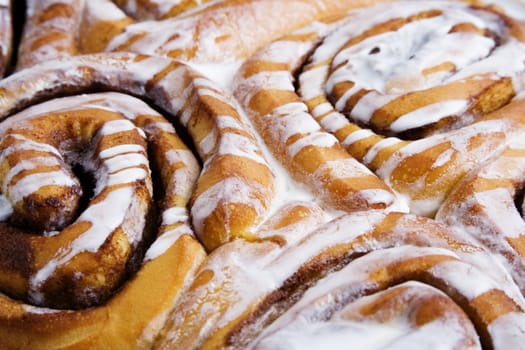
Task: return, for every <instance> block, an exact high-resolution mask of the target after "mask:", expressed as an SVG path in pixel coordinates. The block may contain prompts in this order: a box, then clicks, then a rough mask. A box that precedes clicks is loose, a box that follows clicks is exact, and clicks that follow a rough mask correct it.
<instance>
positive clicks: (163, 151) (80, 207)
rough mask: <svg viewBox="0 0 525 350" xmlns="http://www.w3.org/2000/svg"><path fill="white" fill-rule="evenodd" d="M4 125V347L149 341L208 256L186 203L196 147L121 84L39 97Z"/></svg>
mask: <svg viewBox="0 0 525 350" xmlns="http://www.w3.org/2000/svg"><path fill="white" fill-rule="evenodd" d="M0 129H1V131H0V132H1V134H2V145H1V146H0V147H1V149H2V152H1V166H0V167H1V169H2V171H1V172H2V179H3V182H2V194H3V195H2V203H3V205H2V214H3V218H2V223H1V226H2V229H1V230H0V231H1V232H0V241H1V242H2V246H3V248H2V251H1V253H0V266H1V267H2V269H1V270H2V272H1V273H0V289H1V291H2V293H3V294H2V295H0V304H1V305H2V307H1V310H2V311H1V312H0V333H1V334H2V336H1V339H2V341H1V343H2V347H3V348H8V349H11V348H13V349H15V348H21V347H24V348H35V349H36V348H39V349H52V348H53V349H55V348H65V347H66V346H75V347H77V348H90V347H93V346H95V347H102V346H107V344H112V346H114V347H119V348H123V347H126V348H129V347H132V346H133V347H134V346H135V344H141V343H143V346H147V344H148V343H151V337H152V335H151V334H150V332H153V334H155V330H158V328H159V327H160V325H161V324H162V318H163V317H164V315H165V313H166V312H167V310H169V308H170V306H171V304H172V303H173V301H174V300H175V299H176V298H177V296H178V295H179V293H180V291H181V289H182V288H183V287H184V285H185V283H187V281H188V280H189V277H190V276H191V275H192V273H193V272H194V271H195V269H196V268H197V267H198V266H199V264H200V262H202V260H203V259H204V256H205V254H204V250H203V248H202V247H201V245H200V244H199V243H198V242H197V241H196V240H195V238H194V237H193V232H192V230H191V229H190V228H189V224H188V213H187V212H186V208H185V205H186V203H187V202H188V200H189V197H190V195H191V192H192V189H193V186H194V183H195V181H196V178H197V176H198V174H199V166H198V164H197V162H196V160H195V159H194V158H193V157H192V156H191V152H190V151H189V149H187V148H186V147H185V146H184V144H183V143H182V141H181V140H180V139H179V138H178V137H177V135H176V134H175V131H174V129H173V127H172V125H171V124H170V123H168V122H167V121H166V120H165V119H164V118H163V117H162V116H160V115H159V114H158V113H157V112H155V111H154V110H152V109H151V108H150V107H148V106H147V105H146V104H145V103H143V102H142V101H139V100H137V99H135V98H133V97H130V96H128V95H122V94H116V93H111V94H109V93H106V94H94V95H81V96H73V97H67V98H60V99H55V100H51V101H49V102H45V103H43V104H37V105H34V106H32V107H30V108H27V109H24V110H23V111H21V112H19V113H17V114H14V115H11V116H10V117H9V118H7V119H6V120H4V121H3V122H2V123H1V124H0ZM146 142H147V143H148V145H147V144H146ZM146 146H147V147H148V149H146ZM148 155H150V157H151V158H150V160H149V161H148ZM150 164H151V166H154V169H153V170H152V169H151V168H150ZM160 169H162V170H160ZM152 171H154V172H155V173H157V174H158V175H157V176H158V178H159V179H160V181H161V183H160V184H159V185H158V186H160V188H161V189H158V190H156V191H155V193H154V191H153V187H152V179H151V173H152ZM83 192H86V193H83ZM159 193H165V195H164V196H162V197H160V198H157V200H158V201H159V202H158V203H159V205H158V207H157V206H156V205H155V204H154V202H153V199H154V195H155V196H158V195H159ZM157 212H158V213H159V214H156V213H157ZM156 215H158V216H159V219H155V217H156ZM157 221H158V222H157ZM157 227H158V228H157ZM131 276H132V277H131ZM128 278H130V281H128V282H127V283H125V280H126V279H128ZM145 287H148V288H147V290H145ZM151 287H153V289H150V288H151ZM145 293H151V295H150V296H149V297H148V296H146V295H144V294H145ZM135 307H136V310H135V312H134V313H133V315H128V316H126V317H125V318H122V317H121V316H122V315H125V314H126V315H127V314H128V311H129V309H130V308H135ZM28 323H30V324H31V327H30V328H29V329H28V328H27V324H28ZM24 325H25V326H24Z"/></svg>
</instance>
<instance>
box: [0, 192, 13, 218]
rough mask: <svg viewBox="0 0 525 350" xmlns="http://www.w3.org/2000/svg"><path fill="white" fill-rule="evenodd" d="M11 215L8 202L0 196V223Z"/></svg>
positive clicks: (11, 210)
mask: <svg viewBox="0 0 525 350" xmlns="http://www.w3.org/2000/svg"><path fill="white" fill-rule="evenodd" d="M12 214H13V207H12V206H11V203H10V202H9V200H8V199H7V198H6V197H5V196H4V195H3V194H0V221H5V220H7V219H9V217H10V216H11V215H12Z"/></svg>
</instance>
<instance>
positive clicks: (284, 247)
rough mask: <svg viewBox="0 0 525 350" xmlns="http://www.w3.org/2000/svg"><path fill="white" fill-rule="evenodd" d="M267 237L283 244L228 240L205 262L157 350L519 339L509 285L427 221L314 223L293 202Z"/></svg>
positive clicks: (311, 212)
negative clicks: (374, 334) (290, 208)
mask: <svg viewBox="0 0 525 350" xmlns="http://www.w3.org/2000/svg"><path fill="white" fill-rule="evenodd" d="M300 213H302V214H303V215H300ZM305 213H308V215H304V214H305ZM316 222H317V224H315V223H316ZM308 227H310V229H308ZM311 227H317V228H316V229H311ZM267 228H268V232H269V234H270V232H271V231H273V234H274V235H277V236H280V237H281V240H280V244H276V243H275V242H271V241H264V242H260V243H246V242H243V241H235V242H232V243H228V244H226V245H224V246H222V247H221V248H218V249H217V250H215V251H214V252H213V253H212V254H211V255H210V257H209V258H208V259H207V261H206V262H205V264H203V265H202V267H201V268H200V270H199V272H198V274H197V277H196V278H195V280H194V282H193V283H192V285H191V286H190V288H189V289H188V291H187V292H186V293H185V294H184V296H183V297H182V298H181V299H180V301H179V302H178V303H177V305H176V306H175V308H174V309H173V312H172V314H171V315H170V316H169V318H168V322H167V324H166V327H165V328H164V330H163V332H162V333H161V337H160V338H159V340H158V342H157V343H156V344H155V345H156V347H155V348H156V349H165V348H184V349H195V348H199V349H215V348H229V349H236V348H243V349H244V348H291V349H293V348H298V349H299V348H309V346H310V347H313V348H316V345H319V344H323V345H324V346H326V345H327V344H332V343H331V340H332V341H333V343H334V346H335V344H348V342H349V341H352V342H355V344H363V345H364V344H366V342H367V341H368V342H372V341H374V340H376V341H377V344H376V345H377V346H378V348H381V347H382V346H384V345H386V344H390V342H392V341H394V340H396V342H395V343H392V344H396V345H398V346H399V347H400V348H403V344H405V345H406V344H410V343H411V342H412V341H414V339H418V341H423V339H424V341H425V344H428V345H429V346H432V345H434V346H437V345H442V344H443V342H446V348H456V347H460V348H461V347H465V348H480V347H481V346H483V348H497V347H501V348H505V347H512V346H516V345H518V343H519V342H520V340H519V339H522V337H523V336H524V333H523V332H524V331H523V325H524V322H525V312H524V310H525V309H524V305H525V304H524V299H523V296H522V295H521V294H520V292H519V290H518V289H517V288H516V285H515V284H514V283H513V282H512V279H511V278H510V276H509V275H508V274H507V273H506V272H505V270H504V269H503V268H502V267H501V266H500V265H499V264H497V263H496V262H495V260H493V259H492V258H491V256H490V254H488V253H487V252H486V251H485V250H483V249H482V248H480V247H479V246H477V245H475V244H474V243H473V242H472V240H471V238H470V237H469V236H468V235H463V234H459V233H458V232H454V231H451V230H449V229H448V228H447V227H446V226H444V225H440V224H438V223H436V222H435V221H433V220H430V219H426V218H423V217H417V216H414V215H408V214H401V213H390V214H385V212H384V211H376V210H370V211H365V212H357V213H352V214H347V215H344V216H341V217H339V218H337V219H335V220H333V221H330V222H328V223H326V224H319V216H318V208H315V206H312V205H311V204H308V203H297V204H295V205H294V206H293V210H290V211H286V214H282V215H280V216H278V217H275V218H273V220H272V221H271V222H268V226H267ZM368 327H370V328H368ZM374 331H381V333H380V334H376V336H373V335H372V334H371V333H369V332H374ZM383 335H384V337H383ZM513 342H518V343H513ZM392 344H391V345H392ZM418 344H420V343H418ZM370 345H373V344H370ZM372 348H373V347H372Z"/></svg>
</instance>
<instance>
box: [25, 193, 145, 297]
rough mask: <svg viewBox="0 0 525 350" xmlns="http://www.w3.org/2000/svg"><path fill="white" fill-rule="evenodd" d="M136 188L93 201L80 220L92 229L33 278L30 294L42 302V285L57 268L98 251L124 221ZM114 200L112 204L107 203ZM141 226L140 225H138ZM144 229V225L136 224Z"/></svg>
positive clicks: (57, 255)
mask: <svg viewBox="0 0 525 350" xmlns="http://www.w3.org/2000/svg"><path fill="white" fill-rule="evenodd" d="M134 197H135V196H134V195H133V189H132V188H131V187H122V188H119V189H116V190H114V191H111V192H109V193H108V194H107V197H106V199H105V200H104V201H102V202H99V203H96V204H92V205H90V206H89V207H88V208H86V210H85V211H84V212H83V213H82V214H81V215H80V216H79V218H78V220H77V222H88V223H90V227H89V229H87V230H86V231H85V232H84V233H82V234H81V235H80V236H78V237H77V238H76V239H75V240H74V241H72V242H71V243H70V244H69V245H68V247H67V249H65V250H62V251H58V252H57V254H56V255H55V256H54V257H53V258H52V259H51V260H50V261H49V262H47V263H46V264H45V265H44V266H43V267H42V268H41V269H40V270H38V271H37V272H36V273H35V274H34V275H33V276H32V278H31V279H30V291H29V294H30V297H31V299H32V300H33V301H36V302H42V301H43V300H42V295H41V294H40V292H39V288H40V287H41V286H42V284H43V283H44V282H45V281H46V280H47V279H49V278H50V277H51V275H52V274H53V273H54V272H55V271H56V269H57V268H59V267H60V266H62V265H64V264H65V263H67V262H68V261H70V260H71V259H72V258H73V257H74V256H76V255H77V254H79V253H81V252H86V251H88V252H96V251H97V250H98V249H99V248H100V246H101V245H102V244H103V243H104V242H105V241H106V239H107V238H108V236H109V235H110V234H111V233H112V232H113V231H114V230H115V229H116V228H117V227H119V226H120V225H121V224H122V222H123V221H124V220H125V217H126V215H127V213H126V212H127V211H128V210H129V207H130V206H131V204H132V202H133V201H134ZM108 203H111V205H108ZM137 226H139V225H137ZM136 229H137V230H139V229H140V230H141V227H137V228H136Z"/></svg>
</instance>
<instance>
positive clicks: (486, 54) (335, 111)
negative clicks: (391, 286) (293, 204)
mask: <svg viewBox="0 0 525 350" xmlns="http://www.w3.org/2000/svg"><path fill="white" fill-rule="evenodd" d="M523 33H524V32H523V24H521V23H520V22H517V21H515V20H512V19H510V18H508V17H506V16H504V15H502V14H500V13H497V12H495V11H493V10H491V9H488V8H477V7H471V6H469V5H467V4H463V3H458V2H435V1H431V2H421V1H418V2H406V3H395V4H381V5H377V6H373V7H370V8H366V9H363V10H355V11H351V12H350V13H349V14H348V15H342V16H338V17H335V18H334V17H332V18H330V19H326V20H323V21H319V22H316V23H314V24H312V25H311V26H309V27H305V28H303V29H300V30H298V31H296V32H294V33H292V34H289V35H286V36H284V37H283V38H281V39H280V40H278V41H275V42H274V43H272V44H270V45H268V46H266V47H265V48H263V49H262V50H260V51H259V52H258V53H257V54H256V55H254V56H253V57H252V58H251V59H249V60H248V61H247V62H246V63H244V64H243V66H242V67H241V69H240V72H239V74H238V77H237V84H236V86H237V87H236V92H235V95H236V97H238V99H239V100H240V101H241V102H242V103H243V106H245V108H247V109H248V110H249V111H251V112H252V113H253V114H254V115H255V116H256V118H257V119H261V120H262V119H264V118H262V117H261V116H265V118H266V117H267V116H272V115H276V114H282V115H286V116H288V115H294V114H298V113H303V114H307V113H308V115H310V117H314V118H315V119H316V120H317V121H318V122H319V124H320V125H321V126H322V127H323V129H324V130H326V131H328V132H330V133H331V134H333V135H334V136H335V137H336V138H337V139H338V140H339V142H340V144H341V145H342V146H343V147H344V148H345V149H346V150H347V151H348V152H349V153H350V154H351V155H352V156H354V157H355V158H356V159H358V160H359V161H360V162H362V163H363V164H365V165H366V166H367V167H368V168H370V169H371V170H373V171H374V172H375V173H376V174H378V175H379V176H380V177H381V178H382V179H383V180H385V182H386V183H387V184H389V185H390V186H391V187H392V188H393V189H394V190H395V191H397V192H398V193H400V194H401V195H404V196H406V197H407V198H408V200H409V203H410V209H411V211H412V212H414V213H418V214H423V215H428V216H432V215H434V214H435V212H436V210H437V208H438V207H439V205H440V203H442V201H443V200H444V198H445V197H446V195H447V194H448V193H449V192H450V190H451V188H452V187H453V186H454V184H455V183H457V181H458V180H459V179H461V177H463V176H464V175H465V174H466V173H467V172H468V171H470V170H472V169H473V168H475V167H476V166H477V165H478V164H479V163H480V162H482V161H483V160H484V159H487V158H489V157H490V156H491V154H495V153H498V152H500V151H501V149H502V147H504V144H505V142H506V140H507V139H508V138H509V137H511V135H513V134H514V133H515V132H516V133H518V132H520V131H521V130H522V124H523V123H522V122H521V121H520V118H519V117H518V115H516V114H515V113H514V111H515V110H517V109H519V108H518V107H512V105H513V104H514V102H513V97H514V96H515V95H516V94H517V93H519V92H520V91H521V90H522V85H523V75H522V73H521V72H522V71H523V68H524V67H523V62H524V60H523V58H524V57H525V45H524V43H523V39H524V36H523ZM465 41H468V42H469V50H463V49H462V43H463V42H465ZM295 76H297V77H298V78H297V82H296V85H297V86H298V88H297V89H295V85H294V82H295V78H294V77H295ZM263 101H271V102H263ZM294 103H295V104H294ZM518 103H519V102H518ZM266 106H270V107H268V108H265V107H266ZM292 106H293V109H292Z"/></svg>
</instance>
